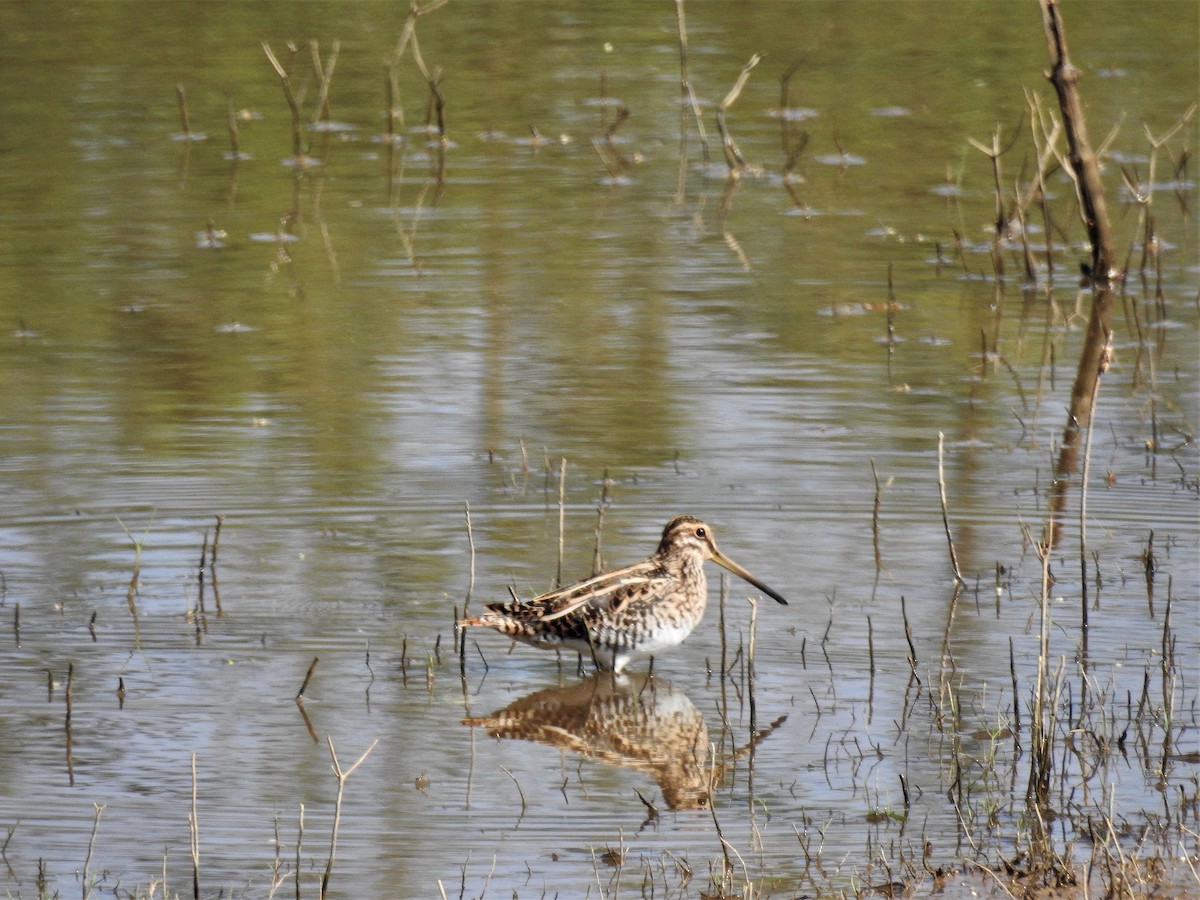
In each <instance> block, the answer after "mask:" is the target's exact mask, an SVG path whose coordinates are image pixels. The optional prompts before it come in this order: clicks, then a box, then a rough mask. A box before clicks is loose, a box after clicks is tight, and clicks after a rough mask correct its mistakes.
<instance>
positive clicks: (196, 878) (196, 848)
mask: <svg viewBox="0 0 1200 900" xmlns="http://www.w3.org/2000/svg"><path fill="white" fill-rule="evenodd" d="M188 833H189V835H190V837H191V850H192V900H200V818H199V816H198V814H197V812H196V754H195V753H193V754H192V809H191V812H189V813H188Z"/></svg>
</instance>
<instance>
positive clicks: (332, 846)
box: [320, 737, 379, 900]
mask: <svg viewBox="0 0 1200 900" xmlns="http://www.w3.org/2000/svg"><path fill="white" fill-rule="evenodd" d="M325 740H326V741H327V743H328V744H329V757H330V759H331V760H332V761H333V774H334V775H335V776H336V777H337V786H338V787H337V799H336V800H335V801H334V805H333V830H332V831H331V833H330V835H329V859H328V860H326V862H325V874H324V875H322V876H321V895H320V896H321V900H325V896H326V894H327V893H328V891H329V876H330V875H331V874H333V861H334V858H335V857H336V855H337V839H338V828H339V827H340V826H341V822H342V797H343V796H344V795H345V791H346V779H348V778H349V777H350V776H351V775H353V774H354V770H355V769H357V768H358V767H359V766H361V765H362V764H363V761H364V760H365V759H366V758H367V757H368V756H370V755H371V751H372V750H374V749H375V746H376V744H378V743H379V738H376V739H375V740H373V741H371V746H369V747H368V748H367V749H366V750H364V751H363V754H362V756H360V757H359V758H358V759H357V761H355V763H354V765H352V766H351V767H350V768H349V769H346V770H345V771H342V767H341V765H340V764H339V763H338V758H337V751H336V750H335V749H334V747H333V738H332V737H326V739H325Z"/></svg>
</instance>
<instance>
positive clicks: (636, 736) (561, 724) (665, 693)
mask: <svg viewBox="0 0 1200 900" xmlns="http://www.w3.org/2000/svg"><path fill="white" fill-rule="evenodd" d="M463 724H465V725H470V726H474V727H479V728H484V729H486V730H487V733H488V734H490V735H492V736H493V737H497V738H511V739H518V740H525V741H536V742H537V743H540V744H548V745H550V746H552V747H559V748H562V749H567V750H573V751H575V752H577V753H581V754H583V755H584V756H587V757H590V758H592V759H598V760H600V761H601V762H606V763H608V764H610V765H615V766H622V767H624V768H627V769H633V770H635V771H637V772H644V773H646V774H648V775H649V776H650V777H651V778H653V779H654V780H655V781H656V782H657V783H658V786H659V789H660V790H661V791H662V795H663V801H664V802H665V803H666V805H667V807H668V808H670V809H673V810H677V809H704V808H705V807H707V805H708V799H709V789H710V779H711V777H712V772H711V771H710V769H709V766H708V764H707V763H708V759H709V756H708V754H709V743H708V726H707V725H706V724H705V722H704V717H703V716H702V715H701V714H700V711H699V710H698V709H696V707H695V706H694V705H693V704H692V701H691V700H689V699H688V698H687V695H686V694H684V693H683V691H681V690H678V689H677V688H674V687H672V686H671V685H670V684H668V683H666V682H665V681H662V680H660V679H656V678H654V677H652V676H650V675H613V674H611V673H597V674H596V675H593V676H592V677H590V678H587V679H585V680H584V681H581V682H579V683H578V684H574V685H570V686H568V687H561V688H549V689H546V690H541V691H537V692H535V693H532V694H530V695H529V696H527V697H522V698H521V699H520V700H517V701H515V702H514V703H511V704H509V705H508V706H506V707H505V708H504V709H501V710H498V711H497V712H494V713H492V714H491V715H490V716H474V717H471V718H468V719H464V720H463ZM779 724H782V720H781V721H780V722H778V723H775V724H774V725H773V727H772V729H770V730H774V727H777V726H778V725H779ZM761 737H765V734H763V735H761V736H759V738H758V739H761ZM756 742H757V741H756Z"/></svg>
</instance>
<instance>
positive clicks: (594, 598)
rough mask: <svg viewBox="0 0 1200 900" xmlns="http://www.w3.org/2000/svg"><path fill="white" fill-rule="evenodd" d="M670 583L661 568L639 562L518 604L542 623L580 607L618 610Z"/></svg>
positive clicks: (570, 612)
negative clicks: (533, 613)
mask: <svg viewBox="0 0 1200 900" xmlns="http://www.w3.org/2000/svg"><path fill="white" fill-rule="evenodd" d="M670 584H671V578H670V576H668V575H667V573H666V572H664V571H663V570H662V569H661V568H659V567H658V566H656V565H654V564H652V563H649V562H641V563H638V564H636V565H633V566H627V567H625V568H624V569H616V570H614V571H612V572H605V573H603V574H601V575H596V576H595V577H593V578H589V579H587V580H586V581H581V582H579V583H578V584H573V585H571V586H570V587H566V588H560V589H559V590H555V591H548V592H547V593H545V594H541V595H539V596H537V597H534V598H533V599H532V600H530V601H529V602H528V603H523V604H521V606H522V611H526V612H533V611H535V610H536V615H537V617H538V619H540V620H541V621H542V622H553V621H554V620H555V619H561V618H563V617H565V616H569V615H571V614H572V613H574V612H577V611H578V610H581V609H583V608H584V607H591V608H594V609H600V610H603V611H606V612H608V611H612V610H615V609H620V608H621V607H622V606H624V605H625V604H627V603H628V602H630V601H631V600H635V599H637V598H639V597H646V596H657V595H658V594H661V593H663V592H664V591H666V590H667V589H668V588H669V587H670Z"/></svg>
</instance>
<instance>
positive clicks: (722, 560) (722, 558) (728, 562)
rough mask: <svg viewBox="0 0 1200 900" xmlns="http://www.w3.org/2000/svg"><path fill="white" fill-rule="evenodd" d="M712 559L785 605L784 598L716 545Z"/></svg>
mask: <svg viewBox="0 0 1200 900" xmlns="http://www.w3.org/2000/svg"><path fill="white" fill-rule="evenodd" d="M712 559H713V562H715V563H716V564H717V565H718V566H722V567H724V568H726V569H728V570H729V571H730V572H732V573H733V574H734V575H736V576H737V577H738V578H742V579H745V580H746V581H748V582H750V583H751V584H752V585H754V586H755V587H756V588H758V589H759V590H760V591H762V592H763V593H764V594H766V595H767V596H768V597H771V598H772V599H774V600H778V601H779V602H780V603H782V604H783V605H784V606H787V601H786V600H784V599H783V597H781V596H780V595H779V594H778V593H777V592H776V591H773V590H771V589H770V588H769V587H767V586H766V585H765V584H763V583H762V582H761V581H759V580H758V579H757V578H755V577H754V576H753V575H751V574H750V573H749V572H747V571H746V570H745V569H743V568H742V567H741V566H739V565H738V564H737V563H735V562H734V561H733V560H732V559H730V558H729V557H728V556H726V555H725V554H724V553H722V552H721V551H720V550H718V549H717V548H716V547H713V548H712Z"/></svg>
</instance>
